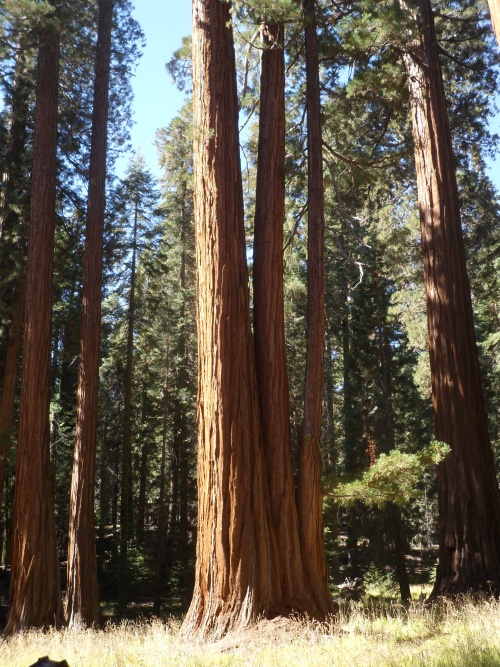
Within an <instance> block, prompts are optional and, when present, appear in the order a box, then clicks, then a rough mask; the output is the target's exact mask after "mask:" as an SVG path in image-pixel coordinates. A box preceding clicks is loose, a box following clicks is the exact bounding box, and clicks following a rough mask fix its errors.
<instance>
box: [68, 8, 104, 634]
mask: <svg viewBox="0 0 500 667" xmlns="http://www.w3.org/2000/svg"><path fill="white" fill-rule="evenodd" d="M112 19H113V0H100V2H99V24H98V34H97V52H96V64H95V81H94V106H93V111H92V140H91V149H90V183H89V194H88V204H87V227H86V240H85V255H84V264H83V311H82V331H81V339H80V364H79V368H78V403H77V413H76V442H75V455H74V460H73V474H72V478H71V499H70V519H69V540H68V575H67V581H68V584H67V594H66V621H67V623H68V625H69V626H70V627H79V626H92V625H97V624H98V623H99V622H100V609H99V590H98V584H97V564H96V552H95V525H94V494H95V466H96V451H97V416H98V399H99V356H100V355H99V349H100V339H101V290H102V255H103V236H104V209H105V204H106V193H105V190H106V152H107V139H108V107H109V103H108V100H109V70H110V61H111V30H112Z"/></svg>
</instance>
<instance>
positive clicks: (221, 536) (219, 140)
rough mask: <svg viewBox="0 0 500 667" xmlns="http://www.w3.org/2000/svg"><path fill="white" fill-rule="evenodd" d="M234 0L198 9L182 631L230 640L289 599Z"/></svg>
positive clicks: (216, 0)
mask: <svg viewBox="0 0 500 667" xmlns="http://www.w3.org/2000/svg"><path fill="white" fill-rule="evenodd" d="M230 10H231V4H230V3H228V2H220V0H194V2H193V101H194V105H193V106H194V127H195V136H194V183H195V188H194V210H195V223H196V253H197V267H198V278H197V282H198V289H197V319H198V363H199V390H198V391H199V394H198V425H199V449H198V496H199V500H198V508H199V509H198V542H197V553H196V572H195V589H194V596H193V600H192V602H191V606H190V609H189V611H188V614H187V616H186V619H185V621H184V624H183V632H184V634H185V635H188V636H189V637H192V636H193V633H194V634H196V635H198V636H200V635H201V636H205V637H208V636H210V637H213V638H216V637H221V636H222V635H223V634H225V633H226V632H228V631H230V630H237V629H240V628H242V627H244V626H245V625H247V624H249V623H251V622H252V621H254V620H255V619H256V618H257V617H258V616H259V615H269V614H270V613H272V611H273V608H274V601H275V600H279V598H280V595H279V592H278V590H279V585H280V582H279V578H278V576H277V569H276V565H275V562H276V553H275V549H276V547H275V544H274V539H273V534H272V527H271V523H272V521H271V517H270V516H269V512H268V509H267V505H268V502H267V496H268V494H267V484H266V471H265V461H264V452H263V448H262V440H261V432H260V418H259V405H258V396H257V387H256V377H255V362H254V349H253V341H252V335H251V324H250V308H249V293H248V272H247V266H246V255H245V229H244V220H243V194H242V183H241V169H240V158H239V141H238V100H237V92H236V72H235V56H234V46H233V36H232V28H231V14H230Z"/></svg>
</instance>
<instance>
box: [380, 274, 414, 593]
mask: <svg viewBox="0 0 500 667" xmlns="http://www.w3.org/2000/svg"><path fill="white" fill-rule="evenodd" d="M373 280H374V283H375V299H376V306H377V310H376V313H377V335H378V358H379V366H380V384H381V389H382V401H383V403H382V405H383V419H382V429H381V430H382V431H383V433H380V435H379V441H380V442H382V443H384V444H385V447H384V446H382V447H381V448H380V449H381V451H382V452H384V453H385V454H388V453H389V452H391V451H393V450H394V449H395V447H396V438H395V434H394V410H393V404H392V383H391V377H392V376H391V372H390V370H391V369H390V368H389V363H390V362H389V350H390V342H389V340H388V336H387V320H386V317H387V308H388V304H387V297H386V295H385V293H384V285H383V284H381V283H382V281H381V278H380V275H379V273H378V271H377V270H376V269H375V271H374V274H373ZM385 516H386V517H387V523H388V526H389V527H390V528H389V532H390V534H391V536H392V539H393V542H394V556H395V561H396V577H397V580H398V585H399V593H400V596H401V602H402V603H403V604H408V603H409V602H410V601H411V589H410V580H409V577H408V570H407V569H406V553H405V552H406V548H405V547H406V540H405V536H404V525H403V519H402V517H401V509H400V508H399V507H398V506H397V505H395V504H394V503H389V504H388V506H387V507H386V510H385Z"/></svg>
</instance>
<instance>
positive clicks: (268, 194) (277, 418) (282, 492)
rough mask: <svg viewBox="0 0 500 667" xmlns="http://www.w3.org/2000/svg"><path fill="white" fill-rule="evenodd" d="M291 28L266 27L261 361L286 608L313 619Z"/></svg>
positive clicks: (257, 312) (259, 202)
mask: <svg viewBox="0 0 500 667" xmlns="http://www.w3.org/2000/svg"><path fill="white" fill-rule="evenodd" d="M283 30H284V26H283V24H276V23H274V24H269V25H266V24H263V25H262V39H263V47H264V48H263V51H262V59H261V84H260V116H259V119H260V120H259V148H258V167H257V190H256V202H255V244H254V263H253V276H254V336H255V363H256V368H257V383H258V391H259V401H260V414H261V420H262V438H263V443H264V450H265V454H266V464H267V477H268V484H269V501H270V505H271V515H272V518H273V523H274V529H275V531H276V535H277V538H278V543H277V547H278V556H279V559H278V563H279V568H280V580H281V593H282V599H283V603H284V604H285V605H287V606H289V608H290V609H294V610H295V611H301V612H308V613H313V604H312V600H311V599H310V597H308V596H307V595H306V587H305V585H304V573H303V568H302V556H301V552H300V544H299V533H298V518H297V508H296V504H295V488H294V487H295V483H294V478H293V467H292V443H291V433H290V398H289V391H288V375H287V365H286V352H285V315H284V301H283V223H284V216H285V57H284V51H283Z"/></svg>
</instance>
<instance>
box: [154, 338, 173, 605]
mask: <svg viewBox="0 0 500 667" xmlns="http://www.w3.org/2000/svg"><path fill="white" fill-rule="evenodd" d="M169 361H170V349H169V340H168V339H167V353H166V355H165V383H164V385H163V424H162V436H161V463H160V494H159V499H158V538H157V542H156V572H155V592H154V600H153V614H156V615H157V616H159V615H160V610H161V573H162V568H163V555H164V541H165V507H164V505H165V468H166V463H167V423H168V398H169V391H168V371H169V365H170V364H169Z"/></svg>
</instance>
